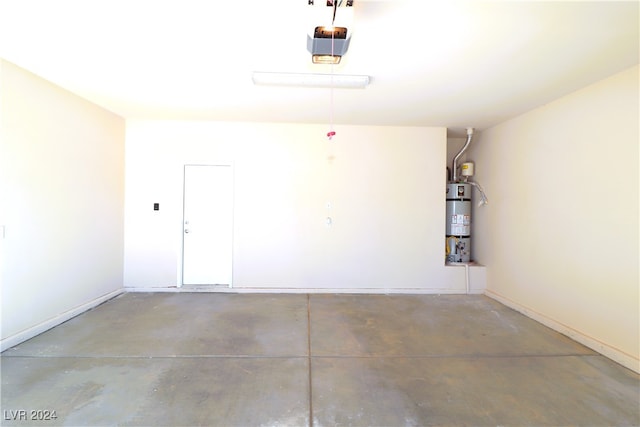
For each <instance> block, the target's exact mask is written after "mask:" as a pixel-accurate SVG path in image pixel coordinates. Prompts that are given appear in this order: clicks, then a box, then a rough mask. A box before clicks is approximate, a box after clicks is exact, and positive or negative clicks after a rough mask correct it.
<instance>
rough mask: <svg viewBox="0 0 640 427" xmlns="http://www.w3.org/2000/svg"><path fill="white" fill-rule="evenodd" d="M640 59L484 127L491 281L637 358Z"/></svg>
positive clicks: (482, 176) (540, 314)
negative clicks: (562, 95) (594, 81)
mask: <svg viewBox="0 0 640 427" xmlns="http://www.w3.org/2000/svg"><path fill="white" fill-rule="evenodd" d="M638 76H639V69H638V67H637V66H636V67H634V68H631V69H629V70H627V71H625V72H622V73H620V74H617V75H615V76H612V77H610V78H608V79H606V80H603V81H601V82H599V83H596V84H594V85H592V86H589V87H586V88H584V89H582V90H580V91H577V92H575V93H572V94H570V95H568V96H565V97H563V98H561V99H558V100H556V101H555V102H552V103H550V104H548V105H545V106H543V107H541V108H538V109H536V110H534V111H531V112H529V113H526V114H524V115H522V116H519V117H517V118H514V119H512V120H509V121H507V122H505V123H502V124H500V125H498V126H495V127H493V128H491V129H488V130H485V131H484V132H482V133H481V134H480V135H479V136H478V138H477V139H476V142H475V143H474V145H473V146H472V148H471V150H470V152H469V156H468V157H469V159H470V160H474V161H475V162H476V180H477V181H478V182H480V183H481V184H482V185H483V186H484V188H485V190H486V192H487V194H488V197H489V201H490V202H489V205H487V206H485V207H483V208H480V209H476V210H475V212H474V233H475V237H476V238H475V239H474V248H473V253H474V254H475V257H476V258H477V259H478V260H479V262H481V263H483V264H485V265H486V266H487V287H488V290H489V293H490V294H491V295H493V296H496V297H497V298H499V299H501V300H502V301H504V302H507V303H508V304H511V305H513V306H516V307H518V308H519V309H521V310H523V311H525V312H528V313H529V314H530V315H532V316H533V317H536V318H538V319H539V320H542V321H544V322H547V323H548V324H551V325H553V326H554V327H557V328H559V329H561V330H563V331H564V332H565V333H567V334H569V335H572V336H574V337H575V338H577V339H579V340H582V341H583V342H585V343H587V344H589V345H591V346H592V347H594V348H596V349H597V350H598V351H601V352H604V353H605V354H607V355H609V356H611V357H613V358H614V359H616V360H618V361H620V362H621V363H624V364H626V365H627V366H631V367H633V368H634V369H636V370H638V358H639V354H640V351H639V346H640V343H639V337H640V330H639V325H640V317H639V305H640V296H639V292H638V287H639V276H638V260H639V252H638V233H639V228H638V221H639V211H638V194H639V183H638V167H639V164H638V155H639V153H638V146H639V133H638V128H639V117H640V116H639V113H640V112H639V108H638V103H639V89H638Z"/></svg>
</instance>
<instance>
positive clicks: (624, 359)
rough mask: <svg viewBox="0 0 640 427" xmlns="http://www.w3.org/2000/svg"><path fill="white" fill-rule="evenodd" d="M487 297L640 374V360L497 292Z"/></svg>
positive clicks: (488, 294)
mask: <svg viewBox="0 0 640 427" xmlns="http://www.w3.org/2000/svg"><path fill="white" fill-rule="evenodd" d="M485 295H486V296H488V297H489V298H492V299H494V300H496V301H498V302H499V303H501V304H504V305H506V306H507V307H510V308H512V309H514V310H516V311H517V312H519V313H522V314H524V315H525V316H527V317H529V318H531V319H533V320H535V321H537V322H539V323H542V324H543V325H545V326H547V327H549V328H551V329H553V330H554V331H557V332H560V333H561V334H563V335H566V336H567V337H569V338H571V339H572V340H574V341H577V342H579V343H580V344H583V345H585V346H587V347H589V348H590V349H592V350H594V351H597V352H598V353H600V354H602V355H603V356H605V357H607V358H609V359H611V360H613V361H614V362H617V363H619V364H620V365H622V366H624V367H625V368H628V369H631V370H632V371H634V372H637V373H640V360H639V359H637V358H636V357H634V356H632V355H630V354H628V353H626V352H624V351H622V350H619V349H617V348H615V347H611V346H610V345H608V344H606V343H603V342H601V341H599V340H597V339H595V338H593V337H590V336H588V335H585V334H584V333H582V332H580V331H577V330H575V329H573V328H571V327H570V326H567V325H565V324H563V323H560V322H558V321H556V320H554V319H551V318H550V317H547V316H545V315H544V314H541V313H539V312H537V311H535V310H533V309H531V308H529V307H526V306H524V305H522V304H519V303H517V302H515V301H513V300H511V299H509V298H507V297H505V296H503V295H500V294H498V293H496V292H492V291H490V290H486V291H485Z"/></svg>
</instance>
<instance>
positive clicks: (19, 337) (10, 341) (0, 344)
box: [0, 289, 125, 351]
mask: <svg viewBox="0 0 640 427" xmlns="http://www.w3.org/2000/svg"><path fill="white" fill-rule="evenodd" d="M124 292H125V290H124V289H117V290H115V291H113V292H109V293H108V294H106V295H103V296H101V297H98V298H96V299H94V300H91V301H89V302H87V303H84V304H82V305H79V306H77V307H75V308H72V309H71V310H68V311H65V312H64V313H62V314H59V315H57V316H55V317H52V318H51V319H47V320H45V321H44V322H41V323H39V324H37V325H35V326H32V327H31V328H28V329H25V330H24V331H21V332H18V333H17V334H14V335H11V336H10V337H7V338H5V339H3V340H1V341H0V351H5V350H7V349H9V348H11V347H15V346H16V345H18V344H20V343H23V342H25V341H26V340H28V339H31V338H33V337H35V336H36V335H40V334H41V333H43V332H45V331H48V330H49V329H51V328H54V327H56V326H58V325H59V324H61V323H64V322H66V321H67V320H69V319H71V318H74V317H76V316H77V315H79V314H82V313H84V312H85V311H87V310H91V309H92V308H94V307H97V306H98V305H100V304H102V303H103V302H106V301H108V300H110V299H112V298H115V297H117V296H118V295H120V294H122V293H124Z"/></svg>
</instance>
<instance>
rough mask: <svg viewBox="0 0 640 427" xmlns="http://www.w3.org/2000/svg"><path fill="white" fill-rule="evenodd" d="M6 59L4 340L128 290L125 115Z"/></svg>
mask: <svg viewBox="0 0 640 427" xmlns="http://www.w3.org/2000/svg"><path fill="white" fill-rule="evenodd" d="M0 67H1V70H2V73H1V92H0V96H1V105H2V110H1V111H2V115H1V124H2V129H1V138H2V139H1V145H0V201H1V202H0V203H1V205H0V225H2V226H4V230H5V238H4V239H1V240H0V242H1V246H2V248H1V250H2V252H1V253H0V254H1V255H2V256H1V258H0V262H1V265H2V275H1V278H2V283H1V284H2V290H1V296H2V302H1V303H2V340H3V342H5V343H6V342H10V341H11V340H12V337H16V336H21V337H22V338H25V336H24V335H21V334H24V333H26V332H25V331H29V330H34V328H35V329H38V327H39V326H41V325H46V324H47V322H49V321H51V319H60V318H61V317H60V316H64V314H65V313H69V312H72V311H74V310H76V309H78V308H79V307H83V306H85V305H86V304H87V303H89V302H91V301H94V300H96V299H99V298H101V297H103V296H105V295H109V294H112V293H113V292H117V291H118V290H119V289H122V274H123V230H124V225H123V211H124V134H125V123H124V120H123V119H122V118H120V117H118V116H116V115H114V114H112V113H110V112H108V111H105V110H103V109H101V108H99V107H97V106H95V105H93V104H91V103H89V102H87V101H85V100H83V99H81V98H79V97H77V96H75V95H73V94H71V93H69V92H67V91H65V90H63V89H61V88H59V87H57V86H55V85H53V84H51V83H49V82H46V81H45V80H42V79H40V78H39V77H37V76H35V75H33V74H31V73H29V72H27V71H25V70H22V69H20V68H18V67H16V66H15V65H13V64H11V63H8V62H6V61H0ZM0 237H1V236H0ZM51 326H53V325H51Z"/></svg>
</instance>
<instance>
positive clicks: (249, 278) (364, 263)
mask: <svg viewBox="0 0 640 427" xmlns="http://www.w3.org/2000/svg"><path fill="white" fill-rule="evenodd" d="M336 131H337V136H336V137H335V139H334V141H332V142H329V141H328V140H327V138H326V136H325V135H326V132H327V126H323V125H309V124H306V125H296V124H260V123H219V122H217V123H214V122H168V121H167V122H161V121H159V122H153V121H129V122H128V123H127V143H126V146H127V148H126V156H127V173H126V182H127V191H126V193H127V194H126V233H125V235H126V241H125V286H127V287H130V288H138V287H168V286H176V285H179V283H180V274H181V271H180V268H181V241H182V240H181V239H182V179H183V177H182V173H183V165H184V164H193V163H195V164H221V163H233V165H234V170H235V206H234V217H235V221H234V247H233V252H234V263H233V277H234V280H233V285H234V287H235V288H263V289H264V288H270V289H274V288H287V289H291V288H298V289H339V290H340V289H341V290H344V289H377V290H385V289H418V290H428V291H433V292H440V291H442V292H462V291H464V289H465V282H464V269H456V268H448V269H447V268H445V267H444V253H443V245H444V244H443V241H444V207H445V199H444V190H443V189H444V184H445V173H444V167H445V158H446V157H445V156H446V129H445V128H419V127H376V126H337V127H336ZM156 202H157V203H160V206H161V209H160V211H158V212H154V211H153V209H152V206H153V203H156ZM328 202H329V203H331V209H330V212H328V210H327V208H326V205H327V203H328ZM328 215H330V216H331V217H332V218H333V225H332V226H331V227H330V228H328V227H326V225H325V218H326V217H327V216H328Z"/></svg>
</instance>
